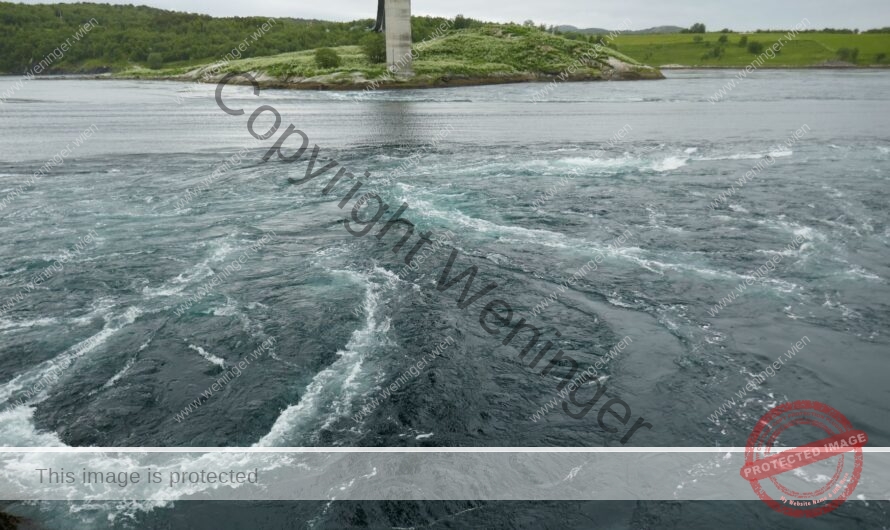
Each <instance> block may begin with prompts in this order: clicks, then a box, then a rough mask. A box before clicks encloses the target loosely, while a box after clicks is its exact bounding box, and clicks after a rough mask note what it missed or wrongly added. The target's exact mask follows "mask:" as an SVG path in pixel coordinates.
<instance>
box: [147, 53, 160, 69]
mask: <svg viewBox="0 0 890 530" xmlns="http://www.w3.org/2000/svg"><path fill="white" fill-rule="evenodd" d="M145 62H146V63H148V67H149V68H151V69H152V70H157V69H159V68H160V67H161V66H163V65H164V56H163V55H161V54H160V53H157V52H155V53H149V54H148V58H147V59H146V61H145Z"/></svg>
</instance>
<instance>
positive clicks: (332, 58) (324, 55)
mask: <svg viewBox="0 0 890 530" xmlns="http://www.w3.org/2000/svg"><path fill="white" fill-rule="evenodd" d="M340 63H341V61H340V56H339V55H338V54H337V52H335V51H334V50H332V49H330V48H319V49H317V50H315V64H316V65H318V67H319V68H337V67H338V66H340Z"/></svg>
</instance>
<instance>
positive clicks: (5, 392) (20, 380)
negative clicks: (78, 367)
mask: <svg viewBox="0 0 890 530" xmlns="http://www.w3.org/2000/svg"><path fill="white" fill-rule="evenodd" d="M141 314H142V310H141V309H139V308H136V307H130V308H128V309H127V310H126V311H124V313H123V314H122V315H120V316H117V317H111V316H109V317H108V318H106V322H105V327H103V328H102V329H101V330H100V331H99V332H98V333H96V334H95V335H93V336H91V337H88V338H87V339H85V340H82V341H81V342H79V343H77V344H75V345H74V346H72V347H71V348H68V349H67V350H65V351H64V352H62V353H60V354H59V355H57V356H56V357H54V358H52V359H49V360H47V361H44V362H42V363H40V364H38V365H37V366H35V367H32V368H30V369H28V370H27V371H26V372H25V373H23V374H19V375H17V376H16V377H15V378H14V379H13V380H12V381H9V382H8V383H6V384H4V385H2V386H0V403H3V402H7V401H9V400H10V399H12V398H13V397H14V396H15V394H17V393H18V392H19V391H26V392H30V395H28V396H26V397H24V396H21V397H20V398H19V399H20V400H22V402H23V403H26V404H34V403H39V402H40V401H42V400H43V399H44V398H45V396H46V392H47V390H49V389H51V388H53V387H54V386H55V385H56V384H57V383H58V382H59V380H60V379H61V378H62V374H64V372H66V371H68V370H70V369H71V367H72V366H74V365H75V364H76V363H77V361H78V360H79V359H80V358H81V357H83V356H84V355H87V354H89V353H90V352H92V351H93V350H95V349H96V348H98V347H99V346H101V345H102V344H104V343H105V342H106V341H107V340H108V339H109V338H110V337H111V336H112V335H114V334H115V333H117V332H118V331H120V330H121V329H122V328H124V327H125V326H128V325H129V324H132V323H133V322H135V321H136V319H137V318H139V316H140V315H141ZM0 425H2V424H0ZM2 438H3V437H2V430H0V442H2V441H3V440H2Z"/></svg>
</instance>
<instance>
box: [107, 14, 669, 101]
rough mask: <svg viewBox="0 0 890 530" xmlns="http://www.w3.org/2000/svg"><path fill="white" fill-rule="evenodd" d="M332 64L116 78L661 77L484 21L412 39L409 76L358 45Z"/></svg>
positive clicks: (355, 83)
mask: <svg viewBox="0 0 890 530" xmlns="http://www.w3.org/2000/svg"><path fill="white" fill-rule="evenodd" d="M328 50H332V51H333V52H334V53H335V54H336V57H337V58H338V61H337V62H338V63H339V64H338V65H337V66H322V65H320V64H319V62H320V61H319V60H318V59H317V51H316V50H305V51H299V52H291V53H282V54H278V55H272V56H268V57H252V58H246V59H237V60H233V61H217V62H215V63H209V64H205V65H201V66H199V67H197V68H195V67H191V66H187V67H175V68H162V69H158V70H151V69H147V68H131V69H128V70H125V71H123V72H120V73H118V74H117V75H118V76H121V77H127V78H142V79H174V80H180V81H206V82H214V81H216V80H218V79H219V78H221V77H222V76H223V75H225V74H226V73H230V72H236V73H243V72H249V73H251V74H252V75H253V76H254V77H255V78H256V79H257V80H258V81H259V82H260V84H261V85H263V86H266V87H279V88H297V89H361V88H365V87H367V86H368V85H369V84H371V85H372V86H373V87H374V88H421V87H438V86H460V85H472V84H492V83H510V82H521V81H552V80H560V81H590V80H630V79H661V78H662V77H663V76H662V74H661V72H660V71H658V70H657V69H655V68H652V67H650V66H645V65H643V64H641V63H639V62H638V61H636V60H634V59H632V58H630V57H628V56H626V55H623V54H621V53H619V52H617V51H615V50H613V49H611V48H608V47H605V46H602V45H599V44H593V43H589V42H583V41H578V40H570V39H566V38H564V37H562V36H558V35H551V34H549V33H547V32H544V31H541V30H539V29H537V28H533V27H526V26H519V25H514V24H505V25H494V24H489V25H485V26H483V27H479V28H469V29H459V30H451V31H448V32H447V33H445V34H443V35H442V36H440V37H437V38H435V39H433V40H428V41H423V42H421V43H416V44H415V46H414V51H415V57H416V59H415V60H414V64H413V70H414V75H412V76H407V77H402V76H393V75H390V74H389V72H387V70H386V68H385V64H383V63H377V62H373V61H372V60H371V59H369V57H368V54H367V53H366V52H365V51H364V50H363V48H362V47H361V46H356V45H352V46H338V47H333V48H326V49H325V51H326V53H330V52H329V51H328Z"/></svg>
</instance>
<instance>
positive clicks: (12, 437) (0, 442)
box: [0, 405, 65, 447]
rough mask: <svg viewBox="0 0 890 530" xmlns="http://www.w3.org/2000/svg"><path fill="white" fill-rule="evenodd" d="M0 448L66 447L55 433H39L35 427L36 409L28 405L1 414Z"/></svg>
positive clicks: (9, 409)
mask: <svg viewBox="0 0 890 530" xmlns="http://www.w3.org/2000/svg"><path fill="white" fill-rule="evenodd" d="M0 426H2V428H0V433H2V439H0V446H3V447H64V446H65V444H64V443H62V441H61V440H60V439H59V436H58V435H57V434H56V433H54V432H38V431H37V428H36V427H35V426H34V408H32V407H29V406H27V405H21V406H17V407H11V408H8V409H6V410H4V411H2V412H0Z"/></svg>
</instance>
